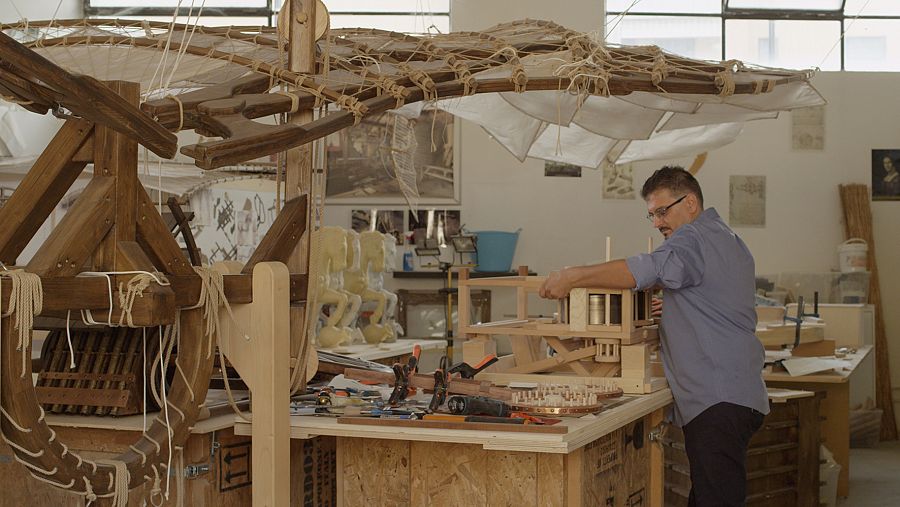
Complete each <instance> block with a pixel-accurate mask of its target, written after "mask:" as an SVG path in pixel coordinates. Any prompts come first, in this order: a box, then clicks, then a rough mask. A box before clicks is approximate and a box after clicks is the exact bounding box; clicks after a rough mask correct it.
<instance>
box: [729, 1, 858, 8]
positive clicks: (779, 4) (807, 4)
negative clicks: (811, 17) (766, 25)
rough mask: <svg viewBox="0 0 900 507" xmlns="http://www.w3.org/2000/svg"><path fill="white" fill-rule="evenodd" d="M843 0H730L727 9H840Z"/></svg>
mask: <svg viewBox="0 0 900 507" xmlns="http://www.w3.org/2000/svg"><path fill="white" fill-rule="evenodd" d="M841 3H842V0H728V3H727V4H726V5H725V8H726V9H768V10H775V11H839V10H841Z"/></svg>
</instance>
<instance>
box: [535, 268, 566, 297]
mask: <svg viewBox="0 0 900 507" xmlns="http://www.w3.org/2000/svg"><path fill="white" fill-rule="evenodd" d="M570 290H572V286H571V285H570V284H569V281H568V278H567V277H566V270H565V269H563V270H562V271H552V272H551V273H550V274H549V275H548V276H547V279H546V280H544V284H543V285H541V290H540V291H539V294H540V295H541V297H542V298H546V299H562V298H564V297H566V296H567V295H568V294H569V291H570Z"/></svg>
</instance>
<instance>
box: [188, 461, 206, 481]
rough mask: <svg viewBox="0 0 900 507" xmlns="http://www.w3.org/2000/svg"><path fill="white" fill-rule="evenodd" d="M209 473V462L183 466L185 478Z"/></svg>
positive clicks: (193, 477) (194, 477)
mask: <svg viewBox="0 0 900 507" xmlns="http://www.w3.org/2000/svg"><path fill="white" fill-rule="evenodd" d="M208 473H209V463H201V464H199V465H188V466H186V467H184V477H185V479H196V478H197V477H199V476H201V475H203V474H208Z"/></svg>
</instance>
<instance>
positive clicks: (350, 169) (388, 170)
mask: <svg viewBox="0 0 900 507" xmlns="http://www.w3.org/2000/svg"><path fill="white" fill-rule="evenodd" d="M455 128H456V122H455V121H454V117H453V115H451V114H450V113H447V112H445V111H439V110H438V111H435V110H423V111H422V113H421V115H420V116H419V117H418V118H413V119H410V118H406V117H405V116H401V115H398V114H395V113H392V112H390V111H388V112H385V113H382V114H378V115H374V116H371V117H367V118H364V119H363V120H362V121H361V122H360V123H359V124H358V125H355V126H353V127H349V128H346V129H343V130H340V131H338V132H336V133H334V134H332V135H330V136H328V137H327V138H326V139H325V151H326V159H327V165H328V176H327V181H326V191H325V193H326V197H327V199H328V202H329V203H333V204H358V203H365V204H406V198H407V197H410V200H413V201H417V202H418V203H420V204H456V203H458V202H459V171H458V170H457V168H456V165H457V164H455V163H454V160H455V159H456V158H457V156H456V155H457V154H456V153H455V152H456V149H457V148H456V143H455V142H454V138H455Z"/></svg>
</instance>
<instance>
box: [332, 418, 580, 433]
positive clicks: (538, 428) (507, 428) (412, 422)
mask: <svg viewBox="0 0 900 507" xmlns="http://www.w3.org/2000/svg"><path fill="white" fill-rule="evenodd" d="M338 424H359V425H362V426H391V427H397V428H439V429H445V430H469V431H502V432H510V433H550V434H557V435H565V434H566V433H567V432H568V429H567V428H566V427H565V426H558V425H553V426H548V425H539V424H511V423H484V422H456V421H423V420H418V419H379V418H377V417H349V416H343V417H338Z"/></svg>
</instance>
